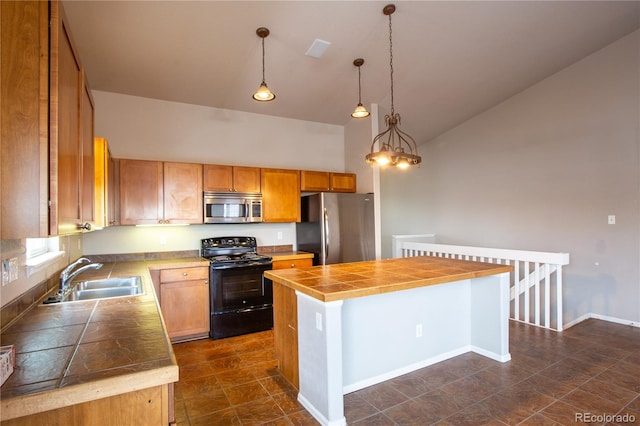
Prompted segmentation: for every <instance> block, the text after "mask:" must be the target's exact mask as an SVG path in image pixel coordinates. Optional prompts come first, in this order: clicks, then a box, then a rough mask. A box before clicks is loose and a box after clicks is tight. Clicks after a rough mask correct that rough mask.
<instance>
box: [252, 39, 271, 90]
mask: <svg viewBox="0 0 640 426" xmlns="http://www.w3.org/2000/svg"><path fill="white" fill-rule="evenodd" d="M256 34H258V37H260V38H261V39H262V83H260V87H259V88H258V90H256V92H255V93H254V94H253V99H255V100H256V101H260V102H268V101H272V100H274V99H275V98H276V95H274V94H273V92H271V90H269V87H267V83H265V81H264V39H265V38H266V37H267V36H268V35H269V29H268V28H265V27H260V28H258V29H257V30H256Z"/></svg>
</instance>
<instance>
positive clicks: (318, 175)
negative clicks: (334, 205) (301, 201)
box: [300, 170, 330, 191]
mask: <svg viewBox="0 0 640 426" xmlns="http://www.w3.org/2000/svg"><path fill="white" fill-rule="evenodd" d="M300 190H301V191H329V190H330V187H329V172H316V171H310V170H302V171H301V172H300Z"/></svg>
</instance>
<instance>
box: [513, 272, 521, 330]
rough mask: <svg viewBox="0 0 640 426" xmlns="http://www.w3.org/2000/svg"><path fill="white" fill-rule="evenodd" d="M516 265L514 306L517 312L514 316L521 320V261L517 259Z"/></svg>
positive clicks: (514, 273)
mask: <svg viewBox="0 0 640 426" xmlns="http://www.w3.org/2000/svg"><path fill="white" fill-rule="evenodd" d="M513 267H514V271H513V281H514V285H515V290H516V291H515V296H514V301H515V302H514V307H515V312H514V316H515V319H517V320H518V321H520V261H516V262H515V264H514V265H513Z"/></svg>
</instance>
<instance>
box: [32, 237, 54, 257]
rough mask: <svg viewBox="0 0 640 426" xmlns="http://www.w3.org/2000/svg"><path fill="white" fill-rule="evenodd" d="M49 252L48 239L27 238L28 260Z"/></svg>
mask: <svg viewBox="0 0 640 426" xmlns="http://www.w3.org/2000/svg"><path fill="white" fill-rule="evenodd" d="M48 251H49V245H48V244H47V238H27V259H31V258H33V257H36V256H41V255H43V254H45V253H46V252H48Z"/></svg>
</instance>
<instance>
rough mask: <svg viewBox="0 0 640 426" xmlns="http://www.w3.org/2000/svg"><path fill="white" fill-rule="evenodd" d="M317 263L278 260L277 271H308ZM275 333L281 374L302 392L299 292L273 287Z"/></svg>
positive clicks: (275, 262) (301, 260) (275, 285)
mask: <svg viewBox="0 0 640 426" xmlns="http://www.w3.org/2000/svg"><path fill="white" fill-rule="evenodd" d="M312 263H313V259H311V258H304V259H290V260H274V261H273V266H272V267H273V269H290V268H306V267H309V266H312ZM273 333H274V337H275V346H276V359H277V360H278V366H279V368H280V373H281V374H282V375H283V376H284V377H285V378H286V379H287V380H288V381H289V382H290V383H291V384H292V385H293V386H295V387H296V389H298V388H299V375H298V301H297V299H296V292H295V291H294V290H292V289H290V288H289V287H285V286H283V285H281V284H278V283H275V282H274V283H273Z"/></svg>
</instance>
